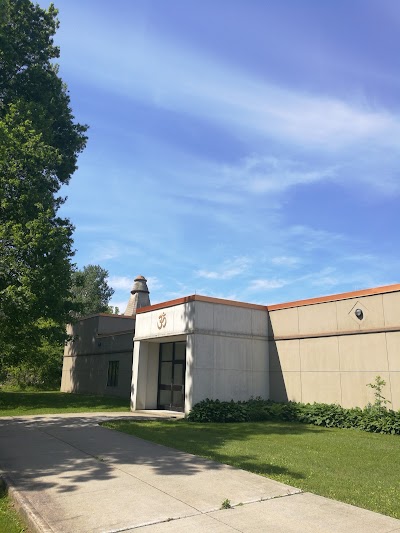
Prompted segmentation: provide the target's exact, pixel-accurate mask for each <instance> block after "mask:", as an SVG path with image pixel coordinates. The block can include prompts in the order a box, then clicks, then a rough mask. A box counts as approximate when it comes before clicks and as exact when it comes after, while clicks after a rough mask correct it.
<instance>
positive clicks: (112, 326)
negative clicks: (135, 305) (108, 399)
mask: <svg viewBox="0 0 400 533" xmlns="http://www.w3.org/2000/svg"><path fill="white" fill-rule="evenodd" d="M134 324H135V321H134V319H133V318H131V317H130V318H126V317H120V316H114V315H93V316H91V317H87V318H84V319H82V320H80V321H79V322H77V323H76V324H74V325H73V326H71V325H70V326H69V327H68V334H69V335H71V336H72V340H71V341H70V342H68V343H67V345H66V347H65V350H64V362H63V372H62V379H61V391H62V392H76V393H91V394H99V395H110V396H121V397H124V398H127V399H129V397H130V393H131V378H132V355H133V334H134ZM124 329H125V331H124ZM126 329H128V331H126ZM110 361H118V366H119V371H118V383H117V385H116V386H107V379H108V367H109V362H110Z"/></svg>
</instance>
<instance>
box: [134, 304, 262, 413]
mask: <svg viewBox="0 0 400 533" xmlns="http://www.w3.org/2000/svg"><path fill="white" fill-rule="evenodd" d="M164 313H165V315H164ZM163 316H165V321H164V320H162V319H160V317H161V318H162V317H163ZM160 326H161V327H160ZM177 340H186V343H187V344H186V376H185V412H189V411H190V409H191V408H192V406H193V405H194V404H195V403H197V402H199V401H201V400H203V399H205V398H215V399H217V398H218V399H220V400H232V399H234V400H247V399H249V398H250V397H251V396H262V397H263V398H268V396H269V361H268V317H267V313H266V311H265V310H260V309H252V308H250V307H238V306H233V305H223V304H220V303H211V302H203V301H194V302H188V303H183V304H178V305H175V306H173V307H168V308H165V309H157V310H153V311H149V312H147V313H140V314H138V315H137V318H136V333H135V349H134V358H133V374H132V390H133V391H134V392H133V394H132V409H150V408H152V407H150V405H151V400H150V398H151V397H153V398H154V392H153V393H151V394H150V396H149V392H148V390H149V387H150V388H154V386H157V372H158V362H157V372H156V370H155V369H156V365H155V364H154V366H153V371H152V373H150V372H149V368H148V365H149V360H150V357H149V349H151V347H152V346H157V347H158V346H159V343H160V342H169V341H177ZM157 353H158V352H157Z"/></svg>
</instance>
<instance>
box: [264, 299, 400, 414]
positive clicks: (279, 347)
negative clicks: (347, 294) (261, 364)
mask: <svg viewBox="0 0 400 533" xmlns="http://www.w3.org/2000/svg"><path fill="white" fill-rule="evenodd" d="M356 309H361V310H362V312H363V319H362V320H359V319H358V318H357V317H356V315H355V310H356ZM269 318H270V326H271V334H272V335H273V339H271V340H270V343H269V351H270V386H271V398H272V399H274V400H277V401H278V400H279V401H285V400H294V401H301V402H306V403H307V402H311V403H312V402H314V401H315V402H324V403H339V404H341V405H343V406H344V407H353V406H361V407H362V406H364V405H366V404H367V403H368V402H373V401H374V394H373V391H372V389H371V388H369V387H367V384H368V383H372V382H373V381H374V379H375V377H376V376H377V375H380V376H381V377H382V378H383V379H384V380H385V381H386V387H385V390H384V392H383V393H384V396H385V397H386V398H387V399H388V400H389V401H391V402H392V405H391V407H392V408H393V409H400V332H399V331H395V330H396V328H398V329H400V292H391V293H390V292H389V293H384V294H374V295H370V296H364V297H354V298H347V299H342V300H338V301H332V302H323V303H316V304H313V305H303V306H297V307H293V308H288V309H279V310H274V311H270V313H269Z"/></svg>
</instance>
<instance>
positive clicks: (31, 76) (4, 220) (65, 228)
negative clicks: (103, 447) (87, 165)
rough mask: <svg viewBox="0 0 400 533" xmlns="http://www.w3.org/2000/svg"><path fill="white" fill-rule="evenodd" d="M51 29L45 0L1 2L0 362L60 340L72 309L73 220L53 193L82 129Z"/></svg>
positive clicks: (70, 168)
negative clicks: (40, 0) (37, 1)
mask: <svg viewBox="0 0 400 533" xmlns="http://www.w3.org/2000/svg"><path fill="white" fill-rule="evenodd" d="M57 28H58V20H57V10H56V9H55V8H54V6H53V5H50V7H49V9H47V10H45V9H42V8H41V7H40V6H39V5H37V4H33V3H32V2H30V1H29V0H0V370H1V367H2V366H3V367H4V366H7V367H10V366H12V365H18V364H20V363H21V362H23V361H28V362H29V361H35V360H37V359H38V353H39V352H40V351H41V352H42V353H46V352H48V351H49V350H48V346H49V343H50V345H52V346H56V345H58V346H61V343H62V338H63V336H64V335H65V325H66V323H67V322H68V320H69V317H70V310H71V305H72V303H71V294H70V286H71V275H72V265H71V258H72V256H73V247H72V246H73V241H72V233H73V229H74V228H73V226H72V224H71V222H70V221H69V220H68V219H65V218H62V217H60V216H59V215H58V210H59V208H60V206H61V205H62V204H63V202H64V198H62V197H61V196H59V195H58V194H59V191H60V188H61V186H62V185H65V184H67V183H68V182H69V180H70V177H71V175H72V174H73V172H74V171H75V169H76V162H77V157H78V154H79V153H80V152H81V151H82V150H83V148H84V147H85V144H86V140H87V138H86V136H85V131H86V129H87V128H86V126H82V125H80V124H77V123H75V122H74V117H73V115H72V110H71V107H70V99H69V95H68V92H67V88H66V86H65V84H64V83H63V82H62V80H61V78H60V77H59V75H58V67H57V65H56V64H55V63H54V59H55V58H57V57H58V56H59V50H58V48H57V47H56V46H54V43H53V36H54V34H55V32H56V30H57ZM60 349H61V348H60Z"/></svg>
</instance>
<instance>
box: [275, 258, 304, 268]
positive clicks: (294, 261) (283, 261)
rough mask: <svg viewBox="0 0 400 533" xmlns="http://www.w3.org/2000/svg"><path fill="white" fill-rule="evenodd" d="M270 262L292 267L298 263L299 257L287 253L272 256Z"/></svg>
mask: <svg viewBox="0 0 400 533" xmlns="http://www.w3.org/2000/svg"><path fill="white" fill-rule="evenodd" d="M271 263H273V264H274V265H278V266H285V267H294V266H296V265H298V264H299V263H300V258H299V257H293V256H288V255H281V256H278V257H273V258H272V259H271Z"/></svg>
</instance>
